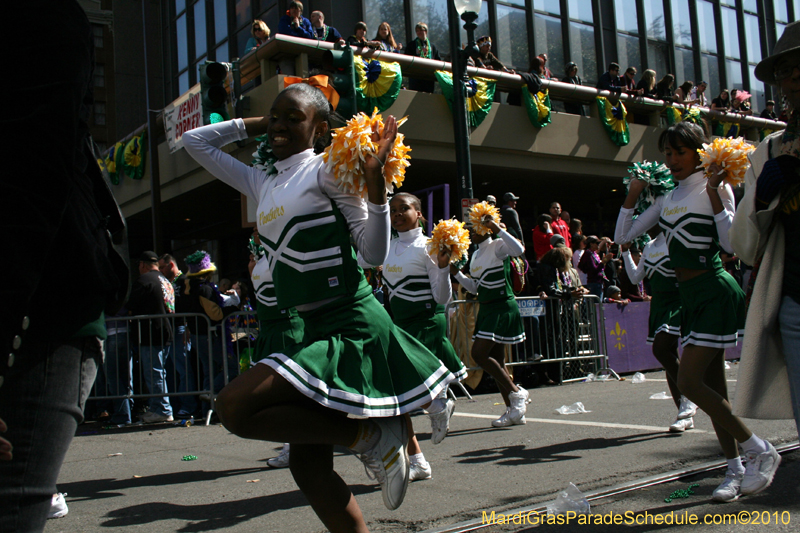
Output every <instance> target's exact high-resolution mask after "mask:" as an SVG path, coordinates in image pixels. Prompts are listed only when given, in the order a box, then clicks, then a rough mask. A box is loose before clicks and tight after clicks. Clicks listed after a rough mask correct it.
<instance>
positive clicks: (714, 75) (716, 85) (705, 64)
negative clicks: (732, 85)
mask: <svg viewBox="0 0 800 533" xmlns="http://www.w3.org/2000/svg"><path fill="white" fill-rule="evenodd" d="M700 77H701V78H702V79H703V80H705V81H707V82H708V89H706V92H708V95H709V97H710V98H709V99H713V98H716V97H717V96H719V93H720V90H721V89H722V86H721V85H720V80H719V60H718V59H717V56H712V55H710V54H700Z"/></svg>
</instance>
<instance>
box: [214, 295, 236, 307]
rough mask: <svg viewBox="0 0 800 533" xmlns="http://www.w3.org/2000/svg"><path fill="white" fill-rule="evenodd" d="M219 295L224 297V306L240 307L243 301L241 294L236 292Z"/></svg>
mask: <svg viewBox="0 0 800 533" xmlns="http://www.w3.org/2000/svg"><path fill="white" fill-rule="evenodd" d="M219 295H220V298H222V307H239V304H240V303H241V300H240V299H239V295H238V294H237V293H236V292H234V293H233V294H224V293H219Z"/></svg>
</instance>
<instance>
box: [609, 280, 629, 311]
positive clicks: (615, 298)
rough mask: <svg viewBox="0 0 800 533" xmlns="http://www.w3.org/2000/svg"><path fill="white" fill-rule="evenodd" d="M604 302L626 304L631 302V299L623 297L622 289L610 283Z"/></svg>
mask: <svg viewBox="0 0 800 533" xmlns="http://www.w3.org/2000/svg"><path fill="white" fill-rule="evenodd" d="M603 303H606V304H618V305H622V306H626V305H628V304H629V303H631V301H630V300H627V299H625V298H623V297H622V291H621V290H620V288H619V287H617V286H616V285H609V287H608V288H607V289H606V297H605V299H604V300H603Z"/></svg>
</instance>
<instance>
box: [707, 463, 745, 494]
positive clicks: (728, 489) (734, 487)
mask: <svg viewBox="0 0 800 533" xmlns="http://www.w3.org/2000/svg"><path fill="white" fill-rule="evenodd" d="M743 477H744V472H734V471H733V470H731V469H730V468H729V469H728V471H727V472H725V481H723V482H722V483H720V485H719V487H717V488H716V489H714V493H713V494H712V495H711V499H712V500H714V501H715V502H733V501H736V500H738V499H739V496H740V495H741V493H742V490H741V488H742V478H743Z"/></svg>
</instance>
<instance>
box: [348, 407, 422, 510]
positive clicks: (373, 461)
mask: <svg viewBox="0 0 800 533" xmlns="http://www.w3.org/2000/svg"><path fill="white" fill-rule="evenodd" d="M372 421H373V422H375V423H376V424H377V425H378V427H379V428H380V430H381V437H380V439H378V442H377V443H376V444H375V446H373V447H372V448H370V449H369V450H367V451H366V452H364V453H362V454H360V455H359V456H358V458H359V459H361V462H362V463H364V466H365V467H366V469H367V473H368V474H369V472H372V474H373V476H375V479H377V480H378V483H380V485H381V492H382V493H383V504H384V505H385V506H386V508H387V509H389V510H391V511H393V510H395V509H397V508H398V507H400V504H402V503H403V499H404V498H405V497H406V490H407V489H408V481H409V469H410V462H409V459H408V449H407V444H408V427H407V426H406V419H405V418H404V417H402V416H395V417H392V418H373V419H372Z"/></svg>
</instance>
